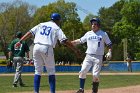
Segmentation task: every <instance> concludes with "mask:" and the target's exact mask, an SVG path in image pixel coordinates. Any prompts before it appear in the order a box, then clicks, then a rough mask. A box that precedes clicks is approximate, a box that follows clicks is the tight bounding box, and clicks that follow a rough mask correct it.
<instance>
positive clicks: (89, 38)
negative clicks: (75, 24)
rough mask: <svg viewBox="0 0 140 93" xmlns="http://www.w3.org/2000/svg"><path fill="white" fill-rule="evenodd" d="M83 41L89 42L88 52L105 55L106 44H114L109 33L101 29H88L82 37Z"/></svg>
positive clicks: (81, 40)
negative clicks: (95, 30)
mask: <svg viewBox="0 0 140 93" xmlns="http://www.w3.org/2000/svg"><path fill="white" fill-rule="evenodd" d="M80 42H81V43H85V42H87V50H86V53H87V54H96V55H104V46H105V43H106V44H107V45H110V44H112V43H111V41H110V39H109V37H108V35H107V33H106V32H104V31H102V30H99V31H97V32H94V31H92V30H91V31H88V32H87V33H86V34H85V35H84V36H83V37H81V38H80Z"/></svg>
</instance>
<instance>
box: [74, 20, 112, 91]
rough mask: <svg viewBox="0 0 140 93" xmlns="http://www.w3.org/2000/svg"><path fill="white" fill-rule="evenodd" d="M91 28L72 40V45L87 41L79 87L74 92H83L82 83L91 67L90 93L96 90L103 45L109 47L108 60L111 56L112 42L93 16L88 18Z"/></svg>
mask: <svg viewBox="0 0 140 93" xmlns="http://www.w3.org/2000/svg"><path fill="white" fill-rule="evenodd" d="M90 23H91V27H92V30H91V31H88V32H87V33H86V34H85V35H84V36H83V37H81V38H80V39H77V40H74V41H72V43H73V45H77V44H81V43H85V42H86V43H87V50H86V57H85V59H84V61H83V64H82V68H81V71H80V72H79V79H80V89H79V90H78V91H77V92H76V93H84V84H85V79H86V74H87V72H88V71H89V70H90V68H91V67H92V75H93V82H92V93H97V92H98V86H99V74H100V70H101V67H102V60H103V55H104V45H105V44H106V45H107V46H108V47H109V50H108V53H107V54H106V58H107V59H108V60H109V59H110V58H111V56H112V53H111V46H112V43H111V41H110V39H109V37H108V35H107V33H106V32H104V31H102V30H101V29H100V19H99V18H93V19H91V20H90Z"/></svg>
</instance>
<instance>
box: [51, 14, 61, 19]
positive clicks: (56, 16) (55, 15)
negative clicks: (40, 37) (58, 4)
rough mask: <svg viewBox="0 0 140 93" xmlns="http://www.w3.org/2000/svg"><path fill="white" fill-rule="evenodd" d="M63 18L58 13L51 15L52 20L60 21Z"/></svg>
mask: <svg viewBox="0 0 140 93" xmlns="http://www.w3.org/2000/svg"><path fill="white" fill-rule="evenodd" d="M60 19H61V16H60V14H58V13H52V14H51V20H60Z"/></svg>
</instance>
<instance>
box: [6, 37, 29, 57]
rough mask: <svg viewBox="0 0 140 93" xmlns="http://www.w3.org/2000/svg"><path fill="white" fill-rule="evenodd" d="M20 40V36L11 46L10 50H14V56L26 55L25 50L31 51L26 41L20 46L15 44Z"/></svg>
mask: <svg viewBox="0 0 140 93" xmlns="http://www.w3.org/2000/svg"><path fill="white" fill-rule="evenodd" d="M19 40H20V39H19V38H16V39H14V40H13V41H12V42H11V44H10V46H9V50H10V51H11V52H12V55H13V57H25V52H28V51H29V46H28V45H27V43H26V42H25V41H22V42H21V46H20V47H15V44H16V43H17V42H19Z"/></svg>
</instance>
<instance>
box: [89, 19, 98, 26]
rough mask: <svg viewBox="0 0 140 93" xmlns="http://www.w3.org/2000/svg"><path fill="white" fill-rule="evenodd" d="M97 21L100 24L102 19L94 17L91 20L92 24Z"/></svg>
mask: <svg viewBox="0 0 140 93" xmlns="http://www.w3.org/2000/svg"><path fill="white" fill-rule="evenodd" d="M94 21H95V22H97V23H98V24H99V25H100V19H99V18H92V19H91V20H90V23H91V24H92V22H94Z"/></svg>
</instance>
